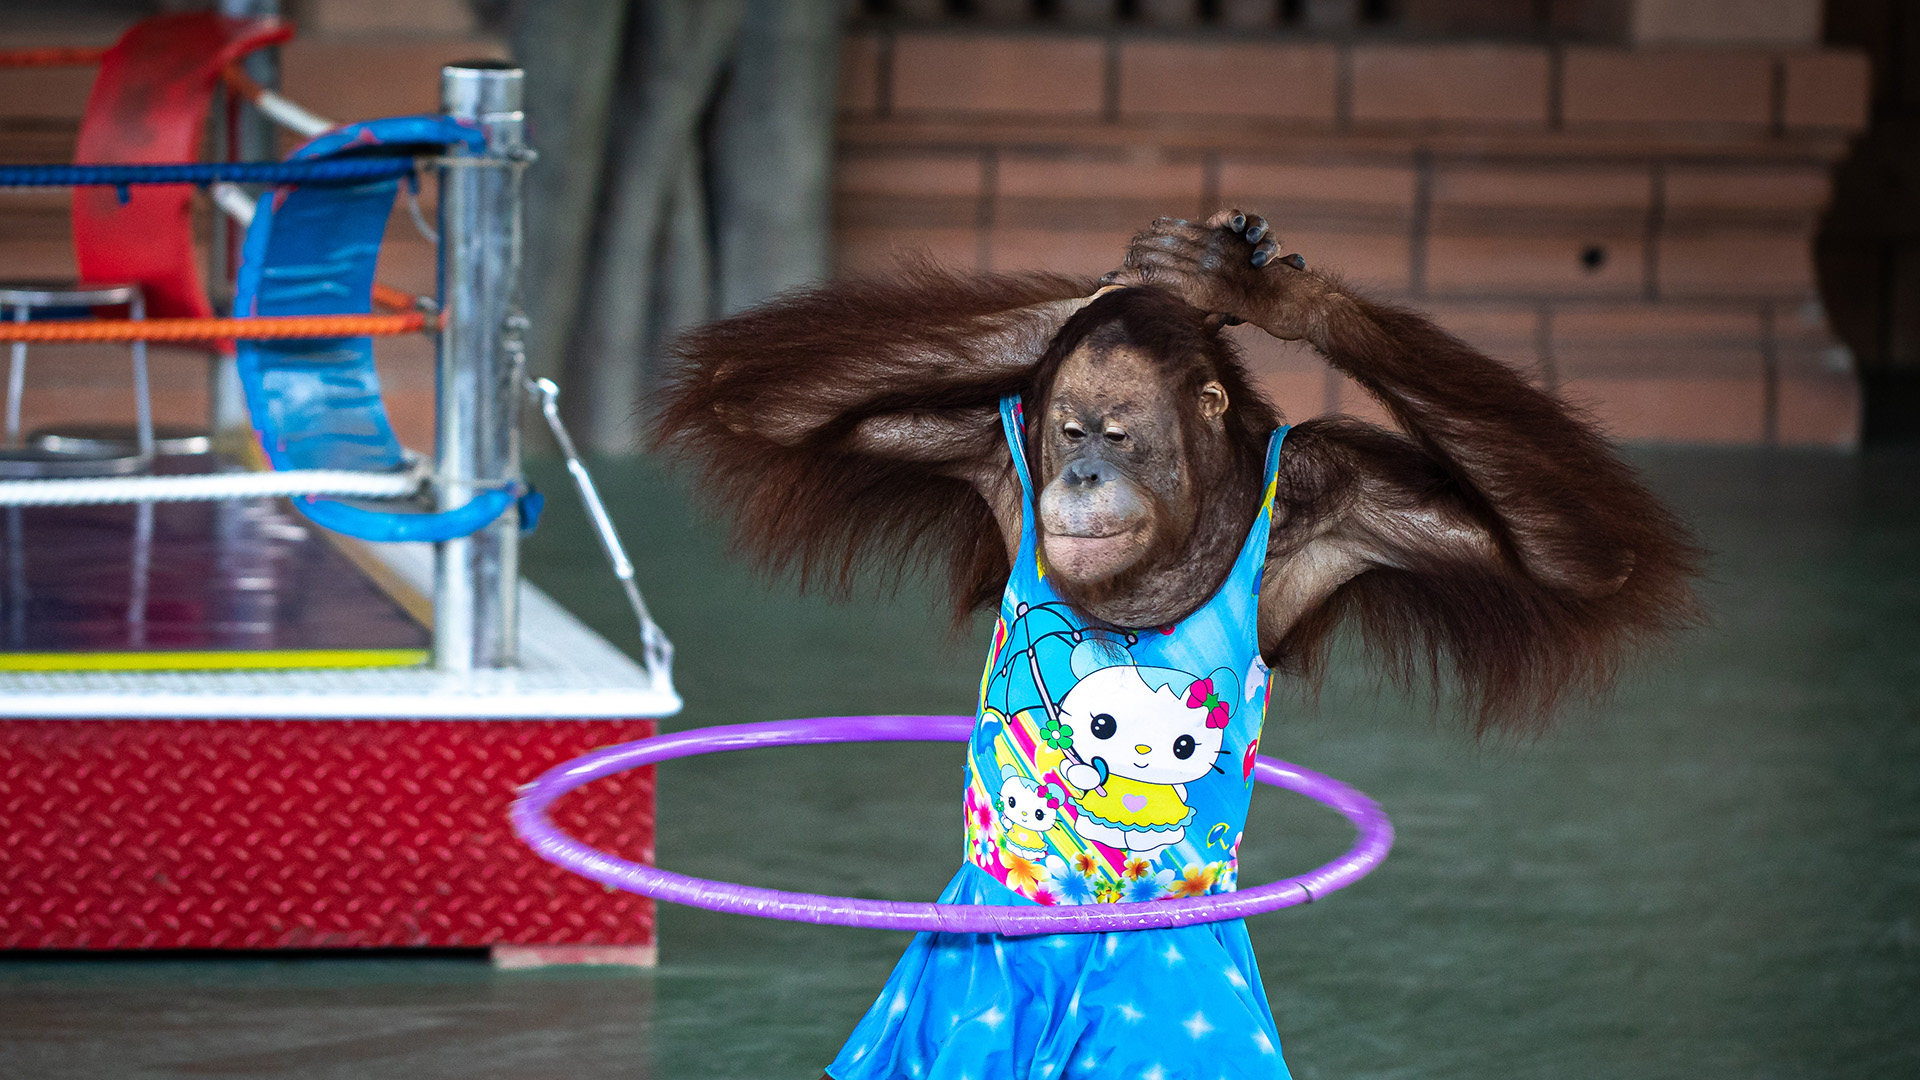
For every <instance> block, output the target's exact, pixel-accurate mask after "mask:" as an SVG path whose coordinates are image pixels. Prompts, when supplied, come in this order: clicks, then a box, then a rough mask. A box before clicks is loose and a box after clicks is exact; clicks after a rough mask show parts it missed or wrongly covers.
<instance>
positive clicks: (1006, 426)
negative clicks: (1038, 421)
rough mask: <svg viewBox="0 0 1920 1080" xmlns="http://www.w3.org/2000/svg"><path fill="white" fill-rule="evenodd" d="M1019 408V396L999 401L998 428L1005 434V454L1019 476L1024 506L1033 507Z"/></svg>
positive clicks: (1031, 481) (1025, 436)
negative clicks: (1009, 455) (1011, 456)
mask: <svg viewBox="0 0 1920 1080" xmlns="http://www.w3.org/2000/svg"><path fill="white" fill-rule="evenodd" d="M1022 411H1023V410H1022V409H1021V407H1020V395H1019V394H1008V395H1007V396H1006V397H1003V398H1001V399H1000V427H1001V430H1003V431H1004V432H1006V436H1007V452H1008V453H1009V454H1012V455H1013V471H1014V472H1016V473H1019V474H1020V491H1021V494H1023V495H1025V496H1026V505H1027V506H1032V505H1033V474H1032V473H1030V472H1028V471H1027V429H1026V422H1025V418H1024V417H1023V416H1022Z"/></svg>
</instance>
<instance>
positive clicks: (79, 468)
mask: <svg viewBox="0 0 1920 1080" xmlns="http://www.w3.org/2000/svg"><path fill="white" fill-rule="evenodd" d="M150 464H152V462H151V460H149V459H148V458H145V457H142V456H140V455H139V454H137V453H120V452H110V451H108V452H96V453H90V454H86V453H62V452H58V451H53V450H46V449H42V448H41V447H38V446H12V447H0V480H52V479H62V478H66V477H71V476H131V475H133V474H135V473H140V472H145V471H146V469H147V466H148V465H150Z"/></svg>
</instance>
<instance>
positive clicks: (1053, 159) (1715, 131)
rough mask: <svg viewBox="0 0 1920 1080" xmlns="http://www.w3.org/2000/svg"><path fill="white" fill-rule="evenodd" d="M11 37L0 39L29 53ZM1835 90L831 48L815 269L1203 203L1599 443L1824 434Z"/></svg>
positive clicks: (1550, 57)
mask: <svg viewBox="0 0 1920 1080" xmlns="http://www.w3.org/2000/svg"><path fill="white" fill-rule="evenodd" d="M356 10H357V9H356ZM115 33H117V28H115V27H108V28H105V29H103V30H101V31H99V32H98V33H95V34H92V35H74V34H65V33H63V34H61V35H58V37H57V38H55V39H53V40H56V41H57V42H59V43H69V44H72V43H81V42H82V40H83V39H84V40H92V39H93V38H98V39H99V40H100V41H102V42H104V41H109V40H111V39H112V37H113V36H114V34H115ZM16 37H17V36H16V35H10V34H6V33H0V42H4V43H5V44H8V45H32V44H47V43H49V41H46V40H39V39H34V40H27V39H24V38H20V39H18V40H15V38H16ZM476 53H482V54H492V55H499V45H498V44H497V43H495V42H489V41H487V40H486V39H484V38H477V37H473V36H470V35H466V34H462V33H447V34H440V35H434V34H417V35H412V36H407V37H396V36H392V35H377V34H335V35H324V34H319V35H308V36H304V37H302V38H301V39H299V40H296V41H295V42H294V43H293V44H292V45H290V46H288V48H287V49H286V51H285V78H286V85H287V89H288V92H289V93H290V94H291V95H292V96H293V97H295V98H296V99H298V100H300V101H302V102H303V103H305V104H307V105H308V106H309V107H311V108H313V109H315V110H316V111H319V112H321V113H323V114H327V115H332V116H335V117H338V118H340V119H359V118H363V117H366V116H374V115H383V114H393V113H400V112H409V111H415V110H420V109H426V108H431V107H432V105H433V102H434V98H435V97H436V88H437V82H436V80H437V68H438V65H439V64H440V63H441V62H443V61H445V60H448V59H452V58H455V57H458V56H465V55H470V54H476ZM91 74H92V73H91V71H90V70H86V69H78V70H73V69H24V70H15V71H3V72H0V98H4V106H3V107H0V113H3V114H4V116H0V123H4V125H5V126H6V128H7V135H8V138H7V139H6V140H5V141H4V144H0V159H5V160H10V161H55V160H62V159H64V158H65V157H67V156H68V155H70V154H71V150H72V131H73V123H74V121H75V120H76V119H77V117H78V115H79V111H80V107H81V105H82V104H83V103H84V100H85V96H86V88H87V85H88V82H89V80H90V78H91ZM1866 96H1867V69H1866V62H1865V60H1864V58H1863V57H1861V56H1859V55H1857V54H1854V53H1851V52H1844V51H1831V50H1791V49H1788V50H1775V49H1761V48H1721V49H1708V48H1679V47H1669V48H1660V49H1654V48H1643V49H1638V50H1631V49H1624V48H1603V47H1586V46H1580V47H1575V46H1567V47H1551V46H1544V45H1519V44H1463V43H1436V44H1423V45H1412V44H1391V43H1382V44H1366V43H1353V44H1335V43H1331V42H1316V41H1309V40H1303V39H1292V40H1285V39H1271V40H1266V41H1258V42H1249V41H1235V40H1228V39H1226V38H1209V37H1204V36H1193V35H1189V36H1185V37H1158V38H1155V37H1144V36H1142V37H1128V36H1115V35H1111V34H1105V33H1098V34H1096V33H1086V34H1075V33H1045V32H1017V31H1009V32H1001V33H982V32H978V31H975V32H965V31H958V32H952V31H921V32H904V31H903V32H890V31H859V32H855V33H853V34H852V35H850V36H849V38H848V39H847V47H846V51H845V59H844V63H843V70H842V86H841V103H842V108H843V113H842V126H841V136H840V140H841V168H840V173H839V190H838V199H837V202H838V228H837V233H838V236H837V239H838V242H839V243H838V250H839V262H840V266H841V268H842V270H843V271H845V272H884V270H885V268H886V267H887V266H889V265H891V263H892V260H893V258H894V257H895V256H896V255H898V254H899V253H902V252H905V251H910V250H921V251H926V252H929V253H931V254H932V255H933V256H935V257H936V258H939V259H942V260H944V261H946V262H949V263H952V264H955V265H958V266H962V267H981V268H993V269H1007V268H1021V267H1038V268H1049V269H1060V270H1068V271H1075V272H1081V273H1085V274H1088V275H1095V274H1099V273H1102V272H1104V271H1105V270H1107V269H1110V268H1111V267H1112V266H1113V265H1114V263H1115V262H1116V261H1117V260H1118V259H1119V257H1120V254H1121V252H1122V250H1123V249H1124V245H1125V243H1126V240H1127V238H1128V237H1129V236H1130V235H1131V234H1132V233H1133V232H1134V231H1135V230H1137V229H1138V228H1140V227H1141V226H1142V225H1143V224H1145V223H1146V222H1147V221H1148V220H1150V219H1151V218H1153V217H1155V216H1158V215H1160V214H1181V215H1189V216H1191V215H1200V214H1204V213H1207V212H1208V211H1210V210H1212V209H1215V208H1218V207H1220V206H1223V205H1226V204H1229V203H1232V204H1237V205H1241V206H1245V207H1247V208H1250V209H1254V210H1258V211H1260V212H1263V213H1266V214H1268V215H1270V216H1272V217H1273V218H1274V219H1275V220H1276V221H1277V222H1278V223H1279V227H1280V230H1281V235H1282V238H1283V239H1284V240H1285V241H1286V243H1287V245H1288V249H1289V250H1296V251H1299V252H1301V253H1302V254H1303V255H1305V256H1306V258H1307V259H1308V260H1309V261H1310V262H1311V263H1313V264H1314V265H1316V266H1327V267H1333V268H1336V269H1338V270H1339V271H1340V272H1342V273H1343V274H1345V275H1346V276H1347V277H1349V278H1350V279H1352V280H1354V281H1356V282H1359V283H1363V284H1364V285H1366V286H1367V287H1369V288H1371V289H1373V290H1375V291H1376V292H1377V293H1379V294H1380V295H1382V296H1386V297H1391V298H1394V299H1397V300H1400V301H1403V302H1406V303H1410V304H1414V305H1416V306H1419V307H1422V308H1424V309H1426V310H1428V311H1431V312H1432V313H1434V314H1435V315H1436V316H1438V317H1439V318H1440V320H1441V321H1442V322H1443V323H1444V324H1445V325H1447V326H1448V327H1450V328H1451V329H1453V330H1454V331H1455V332H1456V333H1458V334H1460V335H1462V336H1463V337H1466V338H1467V339H1469V340H1471V341H1473V342H1475V343H1477V344H1479V345H1481V346H1482V347H1484V348H1486V349H1487V350H1489V351H1490V352H1492V353H1493V354H1494V355H1496V356H1499V357H1502V358H1503V359H1507V360H1509V361H1512V362H1513V363H1516V364H1519V365H1522V366H1524V367H1526V368H1527V369H1528V370H1529V371H1531V372H1533V373H1535V374H1536V375H1537V377H1538V378H1539V379H1540V380H1541V381H1542V382H1543V383H1546V384H1548V385H1551V386H1554V387H1556V388H1558V389H1560V390H1561V391H1562V392H1563V393H1565V394H1566V395H1567V396H1568V397H1570V398H1572V399H1574V400H1577V401H1580V402H1582V403H1583V404H1585V405H1587V406H1588V407H1589V408H1591V409H1592V410H1593V411H1594V412H1595V413H1596V414H1597V415H1598V416H1600V418H1601V419H1602V420H1603V421H1604V422H1605V423H1606V424H1607V425H1608V426H1609V427H1610V429H1611V430H1613V431H1614V432H1615V433H1616V434H1618V435H1620V436H1621V437H1624V438H1629V439H1652V440H1665V441H1682V442H1718V443H1735V444H1757V443H1766V442H1779V443H1783V444H1816V445H1835V446H1845V445H1851V444H1852V443H1853V442H1854V441H1855V439H1856V433H1857V427H1858V424H1857V419H1856V413H1857V409H1858V402H1857V397H1858V395H1857V392H1856V389H1855V384H1854V380H1853V377H1852V374H1851V370H1850V366H1849V365H1850V361H1849V358H1848V357H1847V356H1846V354H1845V353H1844V352H1843V351H1841V350H1840V349H1839V347H1838V346H1837V344H1836V343H1835V342H1834V341H1833V340H1832V338H1831V336H1830V335H1829V333H1828V331H1827V328H1826V319H1825V315H1824V313H1823V312H1822V310H1821V308H1820V305H1819V302H1818V298H1817V296H1816V294H1815V291H1814V286H1813V283H1812V256H1811V236H1812V232H1813V229H1814V227H1815V222H1816V220H1817V218H1818V217H1819V215H1820V213H1821V210H1822V208H1823V207H1824V205H1825V202H1826V199H1827V197H1828V195H1827V190H1828V189H1827V169H1828V166H1829V164H1830V163H1831V161H1832V160H1834V159H1835V158H1836V157H1837V156H1838V155H1839V154H1840V153H1841V152H1842V151H1843V149H1844V148H1845V144H1846V140H1847V138H1848V136H1849V134H1850V133H1851V132H1854V131H1856V130H1858V128H1859V127H1860V125H1861V124H1862V122H1863V119H1864V115H1863V114H1864V111H1865V105H1866ZM0 196H4V202H5V206H4V207H0V262H4V265H5V267H6V271H7V273H6V275H5V276H9V277H33V276H62V275H66V274H70V273H71V272H72V256H71V251H70V246H69V244H68V242H67V240H66V226H65V199H64V196H63V194H62V193H47V192H28V191H13V192H0ZM389 239H390V243H389V245H388V248H387V250H386V253H385V263H386V265H384V266H383V269H382V274H383V277H384V278H385V279H386V280H389V281H390V282H391V283H392V284H394V285H397V286H400V287H403V288H411V289H415V290H425V289H428V288H430V287H431V281H432V268H431V253H430V250H429V249H428V247H427V246H426V245H425V243H424V242H422V241H421V240H420V239H419V238H418V237H417V236H415V235H414V234H413V232H412V230H411V228H410V227H408V226H406V225H405V224H404V222H396V225H395V227H394V229H393V230H392V231H391V233H390V236H389ZM1243 340H1244V341H1245V342H1246V343H1247V345H1248V347H1249V349H1250V350H1251V352H1252V354H1253V358H1254V360H1255V363H1256V365H1257V368H1258V371H1259V373H1260V375H1261V377H1262V378H1263V379H1264V380H1265V383H1266V385H1267V386H1268V388H1269V390H1270V391H1271V392H1272V393H1273V394H1274V396H1275V397H1276V399H1277V400H1278V401H1279V403H1280V404H1281V405H1282V407H1283V408H1285V410H1286V411H1287V412H1288V414H1289V415H1290V416H1291V417H1292V418H1294V419H1302V418H1304V417H1306V416H1310V415H1313V414H1314V413H1317V412H1321V411H1323V410H1325V409H1328V408H1339V409H1343V410H1346V411H1352V412H1361V413H1367V412H1369V410H1370V409H1371V408H1372V406H1371V404H1370V403H1369V402H1368V401H1367V400H1366V399H1365V398H1364V396H1363V395H1360V394H1358V393H1357V392H1356V391H1355V389H1354V388H1353V387H1351V386H1347V385H1343V383H1342V382H1341V381H1340V380H1339V379H1337V378H1331V377H1329V376H1328V374H1327V372H1326V370H1325V368H1324V365H1322V364H1320V363H1319V362H1318V361H1317V360H1315V359H1314V358H1313V357H1312V356H1310V355H1307V354H1305V353H1304V352H1302V351H1301V350H1299V349H1293V348H1287V347H1283V346H1281V345H1279V344H1278V343H1276V342H1272V341H1271V340H1269V339H1267V338H1265V337H1264V336H1263V335H1258V334H1253V335H1249V336H1246V337H1244V338H1243ZM34 353H35V359H34V361H33V363H32V364H31V365H30V368H29V384H30V388H29V394H28V397H27V406H28V410H27V411H28V415H27V422H28V424H29V425H32V424H33V423H35V422H38V421H40V420H42V419H48V418H54V417H59V418H73V417H75V416H88V417H112V416H120V415H125V414H127V413H128V412H129V411H130V410H129V408H128V407H127V404H128V400H129V398H128V395H127V389H126V387H127V384H126V382H125V378H126V376H125V366H124V365H125V360H124V352H123V351H121V350H115V349H73V350H49V349H37V350H35V351H34ZM381 357H382V368H383V373H384V377H385V378H387V379H388V381H389V385H388V389H389V404H390V407H391V408H392V409H393V410H394V411H395V413H396V421H397V424H398V426H399V427H401V429H402V434H403V437H404V438H405V439H406V440H407V441H408V442H409V443H410V444H411V445H415V446H425V445H430V443H431V428H430V424H431V394H432V374H431V363H430V353H429V351H428V350H427V349H426V347H425V342H424V341H418V340H411V339H409V340H404V341H399V342H392V343H388V344H387V345H384V346H383V347H382V350H381ZM155 378H156V384H157V385H156V389H157V390H158V392H159V404H160V409H161V412H162V414H163V416H165V417H167V418H169V419H177V420H181V421H192V420H195V419H198V418H199V417H201V416H203V415H204V363H203V361H202V360H201V359H200V357H198V356H197V355H195V354H192V353H186V352H180V351H178V350H160V351H158V355H157V358H156V372H155Z"/></svg>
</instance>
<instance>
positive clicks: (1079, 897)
mask: <svg viewBox="0 0 1920 1080" xmlns="http://www.w3.org/2000/svg"><path fill="white" fill-rule="evenodd" d="M1082 854H1084V852H1083V853H1082ZM1076 861H1077V860H1076ZM1047 888H1048V891H1050V892H1052V893H1053V895H1054V896H1055V897H1057V898H1058V900H1059V902H1060V903H1062V904H1088V903H1092V902H1093V882H1092V881H1090V880H1088V878H1087V875H1085V874H1083V873H1081V872H1080V870H1079V868H1078V867H1076V866H1074V865H1073V864H1071V863H1069V862H1068V861H1067V860H1065V859H1063V858H1061V857H1060V856H1058V855H1050V856H1048V857H1047Z"/></svg>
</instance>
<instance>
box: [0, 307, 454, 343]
mask: <svg viewBox="0 0 1920 1080" xmlns="http://www.w3.org/2000/svg"><path fill="white" fill-rule="evenodd" d="M429 325H431V326H432V327H433V328H435V329H438V328H439V325H440V322H439V320H438V319H434V320H432V322H431V323H429V321H428V319H427V316H426V315H424V314H422V313H420V312H417V311H415V312H408V313H405V314H400V315H271V316H259V317H255V318H251V319H140V320H133V319H88V320H76V321H72V322H66V321H62V322H27V323H0V341H29V342H80V341H121V342H125V341H223V340H227V339H233V338H239V339H245V340H248V341H260V340H267V339H274V338H336V337H363V336H380V337H385V336H391V335H394V334H410V333H412V332H414V331H415V330H421V329H425V328H427V327H428V326H429Z"/></svg>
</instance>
